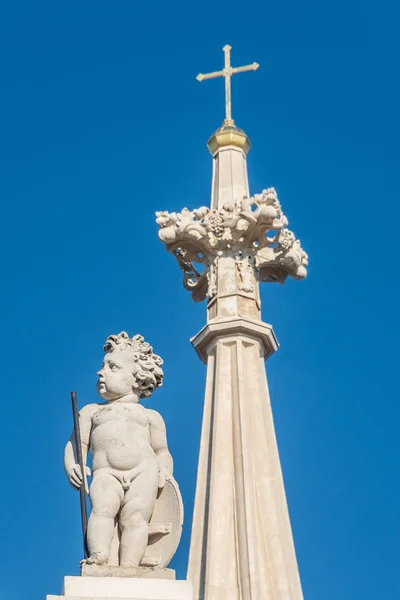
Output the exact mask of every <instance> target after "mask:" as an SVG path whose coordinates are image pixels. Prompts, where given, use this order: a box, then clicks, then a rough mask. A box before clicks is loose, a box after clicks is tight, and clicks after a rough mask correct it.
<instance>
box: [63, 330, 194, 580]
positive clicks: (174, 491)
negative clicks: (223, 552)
mask: <svg viewBox="0 0 400 600" xmlns="http://www.w3.org/2000/svg"><path fill="white" fill-rule="evenodd" d="M104 351H105V356H104V361H103V366H102V368H101V369H100V371H99V372H98V373H97V375H98V382H97V391H98V393H99V394H100V396H101V397H102V399H103V400H104V401H105V402H104V403H96V404H88V405H87V406H85V407H84V408H82V410H81V411H80V414H79V423H80V430H81V443H82V452H83V459H84V463H86V460H87V455H88V452H89V450H91V451H92V470H93V479H92V483H91V485H90V500H91V504H92V512H91V515H90V518H89V523H88V530H87V542H88V547H89V553H90V556H89V558H87V559H86V561H83V562H84V563H86V568H88V565H111V566H113V567H115V566H119V567H127V568H133V569H135V568H136V569H137V568H138V567H140V566H150V567H164V566H166V564H167V563H168V562H169V560H170V559H171V557H172V555H173V553H174V552H175V550H176V547H177V545H178V543H179V538H180V532H181V527H182V520H183V517H182V503H181V498H180V493H179V488H178V486H177V484H176V482H175V480H174V479H173V477H172V473H173V461H172V457H171V454H170V453H169V451H168V447H167V438H166V430H165V424H164V421H163V419H162V417H161V416H160V414H159V413H157V412H156V411H154V410H151V409H146V408H144V407H143V406H141V405H140V404H139V400H140V398H148V397H149V396H151V394H152V393H153V391H154V390H155V389H156V388H157V387H159V386H161V385H162V380H163V371H162V368H161V365H162V362H163V361H162V359H161V358H160V357H159V356H158V355H157V354H154V352H153V349H152V347H151V346H150V345H149V344H148V343H147V342H145V341H144V339H143V337H142V336H140V335H135V336H134V337H132V338H130V337H129V336H128V334H127V333H125V332H121V333H119V334H118V335H111V336H109V337H108V339H107V341H106V344H105V346H104ZM76 456H77V455H76V447H75V437H74V433H73V434H72V435H71V438H70V440H69V442H68V443H67V445H66V448H65V457H64V464H65V471H66V474H67V477H68V479H69V481H70V483H71V485H72V486H73V487H74V488H75V489H79V487H80V485H81V483H82V473H81V469H80V466H79V464H77V459H76ZM86 468H87V470H88V467H86ZM87 474H90V471H89V470H88V471H87ZM167 488H168V489H167ZM154 514H156V516H157V520H158V521H159V520H160V519H161V521H163V522H159V523H154V522H152V516H154ZM174 521H175V522H174ZM177 521H178V522H177ZM152 537H153V546H154V548H153V550H154V551H155V552H156V553H158V554H159V556H149V555H148V553H147V548H148V547H150V546H151V541H152ZM168 537H169V540H165V538H168ZM162 538H164V541H163V540H162ZM160 540H161V542H160ZM96 568H97V567H96Z"/></svg>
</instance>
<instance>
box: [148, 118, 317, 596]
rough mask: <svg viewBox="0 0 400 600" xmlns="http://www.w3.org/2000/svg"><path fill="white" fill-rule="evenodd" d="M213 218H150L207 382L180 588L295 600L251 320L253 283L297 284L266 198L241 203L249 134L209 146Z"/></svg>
mask: <svg viewBox="0 0 400 600" xmlns="http://www.w3.org/2000/svg"><path fill="white" fill-rule="evenodd" d="M208 147H209V149H210V151H211V154H212V155H213V185H212V199H211V209H209V208H206V207H201V208H199V209H196V210H192V211H190V210H188V209H186V208H185V209H183V210H182V211H181V212H180V213H167V212H160V213H157V222H158V224H159V225H160V228H161V229H160V232H159V236H160V238H161V240H162V241H163V242H164V243H165V245H166V248H167V250H169V251H170V252H172V253H173V254H174V255H175V257H176V259H177V260H178V263H179V266H180V267H181V269H182V271H183V277H184V286H185V288H186V289H188V290H189V291H191V293H192V297H193V299H194V300H196V301H200V300H203V299H207V301H208V307H207V308H208V310H207V324H206V326H205V327H204V328H203V329H202V330H201V331H200V332H199V333H198V334H197V335H196V336H195V337H194V338H193V339H192V343H193V345H194V347H195V349H196V351H197V353H198V355H199V357H200V358H201V360H202V361H203V362H204V363H206V364H207V383H206V394H205V402H204V415H203V425H202V434H201V448H200V457H199V468H198V478H197V487H196V496H195V507H194V515H193V526H192V538H191V544H190V555H189V567H188V578H189V579H191V580H192V582H193V586H194V597H195V599H196V600H302V591H301V586H300V580H299V574H298V569H297V563H296V556H295V551H294V545H293V540H292V533H291V526H290V520H289V513H288V510H287V504H286V497H285V490H284V485H283V478H282V473H281V467H280V462H279V454H278V448H277V443H276V439H275V432H274V425H273V418H272V411H271V405H270V399H269V392H268V384H267V378H266V373H265V368H264V361H265V359H266V358H268V356H270V355H271V354H272V353H273V352H275V350H276V349H277V348H278V343H277V340H276V338H275V335H274V332H273V330H272V327H271V326H270V325H268V324H266V323H263V322H262V321H261V312H260V297H259V282H260V281H280V282H282V283H283V282H284V281H285V279H286V277H287V276H289V275H291V276H292V277H294V278H296V279H302V278H304V277H305V275H306V268H305V267H306V265H307V255H306V254H305V252H304V251H303V250H302V248H301V246H300V242H299V241H298V240H296V238H295V236H294V234H293V233H292V232H291V231H289V230H288V229H287V228H286V225H287V224H288V221H287V219H286V217H285V215H284V214H283V212H282V209H281V206H280V203H279V201H278V198H277V195H276V192H275V190H274V189H273V188H270V189H268V190H264V191H263V192H262V193H261V194H257V195H255V196H253V197H249V190H248V180H247V168H246V154H247V152H248V150H249V148H250V144H249V141H248V139H247V136H246V135H245V134H244V132H242V131H241V130H240V129H237V128H236V127H234V126H232V125H231V124H226V123H225V124H224V125H223V126H222V128H220V129H219V130H218V131H217V132H216V133H215V134H214V135H213V136H212V137H211V139H210V140H209V142H208Z"/></svg>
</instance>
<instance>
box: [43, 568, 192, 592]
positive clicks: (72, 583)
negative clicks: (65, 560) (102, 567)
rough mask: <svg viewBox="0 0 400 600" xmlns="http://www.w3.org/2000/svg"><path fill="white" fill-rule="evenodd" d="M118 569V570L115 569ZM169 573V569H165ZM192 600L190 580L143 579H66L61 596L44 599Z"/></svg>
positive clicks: (98, 577) (97, 577)
mask: <svg viewBox="0 0 400 600" xmlns="http://www.w3.org/2000/svg"><path fill="white" fill-rule="evenodd" d="M114 568H121V567H114ZM167 570H170V569H167ZM60 598H65V599H68V598H69V600H125V599H129V600H132V599H139V598H140V600H193V587H192V583H191V582H190V581H175V580H172V579H165V578H158V579H155V578H150V577H149V578H146V577H140V576H139V577H129V576H125V577H112V576H108V577H107V576H106V577H100V576H96V577H91V576H88V575H86V576H84V577H65V579H64V586H63V592H62V595H61V596H51V595H50V596H47V600H58V599H60Z"/></svg>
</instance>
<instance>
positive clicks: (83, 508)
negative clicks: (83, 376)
mask: <svg viewBox="0 0 400 600" xmlns="http://www.w3.org/2000/svg"><path fill="white" fill-rule="evenodd" d="M71 401H72V415H73V418H74V436H75V448H76V458H77V462H78V465H79V466H80V468H81V473H82V483H81V485H80V487H79V497H80V501H81V522H82V537H83V554H84V557H85V558H88V556H89V552H88V548H87V541H86V530H87V523H88V517H87V506H86V489H85V481H86V477H85V475H86V471H85V465H84V464H83V454H82V442H81V430H80V427H79V412H78V404H77V401H76V392H71Z"/></svg>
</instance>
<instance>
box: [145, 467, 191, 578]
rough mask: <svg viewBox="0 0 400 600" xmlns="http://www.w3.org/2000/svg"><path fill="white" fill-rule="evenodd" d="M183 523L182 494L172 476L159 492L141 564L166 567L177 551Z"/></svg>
mask: <svg viewBox="0 0 400 600" xmlns="http://www.w3.org/2000/svg"><path fill="white" fill-rule="evenodd" d="M182 525H183V503H182V496H181V492H180V490H179V486H178V484H177V482H176V481H175V479H174V478H173V477H171V478H170V479H167V480H166V481H165V485H164V487H163V488H162V489H161V490H160V491H159V493H158V497H157V500H156V504H155V507H154V511H153V515H152V517H151V519H150V523H149V542H148V546H147V549H146V553H145V555H144V557H143V560H142V562H141V565H142V566H158V567H161V568H162V569H164V568H165V567H166V566H167V565H168V564H169V562H170V560H171V559H172V557H173V555H174V554H175V552H176V549H177V547H178V544H179V541H180V539H181V534H182Z"/></svg>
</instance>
